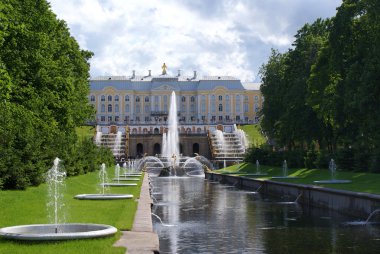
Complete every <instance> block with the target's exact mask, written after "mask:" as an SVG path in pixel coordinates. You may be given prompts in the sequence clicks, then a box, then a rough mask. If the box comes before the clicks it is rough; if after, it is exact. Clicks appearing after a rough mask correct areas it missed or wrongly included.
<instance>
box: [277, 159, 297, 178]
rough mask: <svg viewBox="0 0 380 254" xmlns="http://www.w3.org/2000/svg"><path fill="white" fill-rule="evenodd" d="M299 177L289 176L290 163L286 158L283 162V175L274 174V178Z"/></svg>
mask: <svg viewBox="0 0 380 254" xmlns="http://www.w3.org/2000/svg"><path fill="white" fill-rule="evenodd" d="M296 178H298V177H294V176H288V163H287V162H286V160H284V161H283V163H282V176H273V177H272V179H296Z"/></svg>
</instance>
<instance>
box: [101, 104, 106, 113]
mask: <svg viewBox="0 0 380 254" xmlns="http://www.w3.org/2000/svg"><path fill="white" fill-rule="evenodd" d="M100 111H101V112H106V105H104V104H102V106H101V110H100Z"/></svg>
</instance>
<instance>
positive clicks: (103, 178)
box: [74, 163, 133, 200]
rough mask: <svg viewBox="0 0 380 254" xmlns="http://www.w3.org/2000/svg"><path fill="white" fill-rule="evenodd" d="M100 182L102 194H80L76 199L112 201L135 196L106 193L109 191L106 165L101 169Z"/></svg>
mask: <svg viewBox="0 0 380 254" xmlns="http://www.w3.org/2000/svg"><path fill="white" fill-rule="evenodd" d="M119 169H120V167H119ZM99 180H100V182H101V184H100V193H98V194H78V195H76V196H75V197H74V198H76V199H88V200H110V199H127V198H133V195H131V194H111V193H105V192H106V189H107V186H106V185H105V182H107V171H106V165H105V164H104V163H103V164H102V165H101V167H100V171H99Z"/></svg>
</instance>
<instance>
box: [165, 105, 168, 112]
mask: <svg viewBox="0 0 380 254" xmlns="http://www.w3.org/2000/svg"><path fill="white" fill-rule="evenodd" d="M164 111H166V112H167V111H168V104H164Z"/></svg>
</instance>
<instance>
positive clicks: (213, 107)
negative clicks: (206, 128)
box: [211, 95, 216, 112]
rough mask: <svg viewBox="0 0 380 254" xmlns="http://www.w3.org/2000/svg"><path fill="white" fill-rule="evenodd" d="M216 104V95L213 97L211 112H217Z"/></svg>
mask: <svg viewBox="0 0 380 254" xmlns="http://www.w3.org/2000/svg"><path fill="white" fill-rule="evenodd" d="M215 105H216V102H215V95H211V112H215V111H216V106H215Z"/></svg>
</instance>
